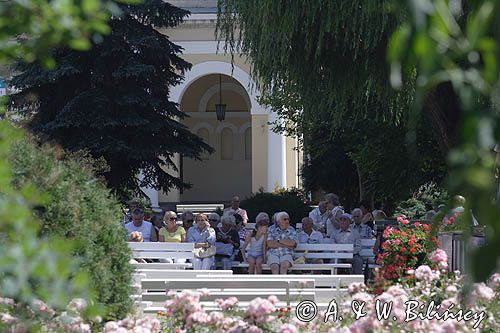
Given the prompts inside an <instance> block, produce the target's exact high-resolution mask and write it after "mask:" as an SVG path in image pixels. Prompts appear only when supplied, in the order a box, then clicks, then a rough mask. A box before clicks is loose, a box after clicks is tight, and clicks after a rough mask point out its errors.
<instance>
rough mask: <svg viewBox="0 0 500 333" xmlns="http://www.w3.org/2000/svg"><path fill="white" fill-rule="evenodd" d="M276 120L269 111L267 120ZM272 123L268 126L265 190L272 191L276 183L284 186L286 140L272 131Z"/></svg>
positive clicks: (271, 121)
mask: <svg viewBox="0 0 500 333" xmlns="http://www.w3.org/2000/svg"><path fill="white" fill-rule="evenodd" d="M276 120H278V116H277V115H276V113H274V112H270V113H269V122H270V123H273V122H275V121H276ZM272 127H273V126H272V125H270V126H268V137H267V138H268V141H267V147H268V150H267V153H268V159H267V191H269V192H272V191H273V190H274V188H275V187H276V185H278V186H279V187H286V140H285V136H284V135H282V134H277V133H274V132H273V131H272Z"/></svg>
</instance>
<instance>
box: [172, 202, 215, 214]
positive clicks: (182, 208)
mask: <svg viewBox="0 0 500 333" xmlns="http://www.w3.org/2000/svg"><path fill="white" fill-rule="evenodd" d="M218 209H220V210H224V204H193V205H176V206H175V210H176V211H177V213H179V214H180V213H184V212H187V211H190V212H193V213H213V212H215V211H217V210H218Z"/></svg>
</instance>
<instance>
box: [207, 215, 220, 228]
mask: <svg viewBox="0 0 500 333" xmlns="http://www.w3.org/2000/svg"><path fill="white" fill-rule="evenodd" d="M208 223H210V226H211V227H212V228H214V229H216V228H217V227H218V226H219V224H220V216H219V214H217V213H210V214H208Z"/></svg>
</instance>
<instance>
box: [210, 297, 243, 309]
mask: <svg viewBox="0 0 500 333" xmlns="http://www.w3.org/2000/svg"><path fill="white" fill-rule="evenodd" d="M215 302H216V303H217V304H218V305H219V307H220V309H221V310H222V311H228V310H230V309H232V308H234V307H235V306H236V304H238V299H237V298H236V297H229V298H226V299H220V298H218V299H216V300H215Z"/></svg>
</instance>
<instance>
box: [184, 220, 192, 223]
mask: <svg viewBox="0 0 500 333" xmlns="http://www.w3.org/2000/svg"><path fill="white" fill-rule="evenodd" d="M186 222H189V223H193V222H194V220H186Z"/></svg>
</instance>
